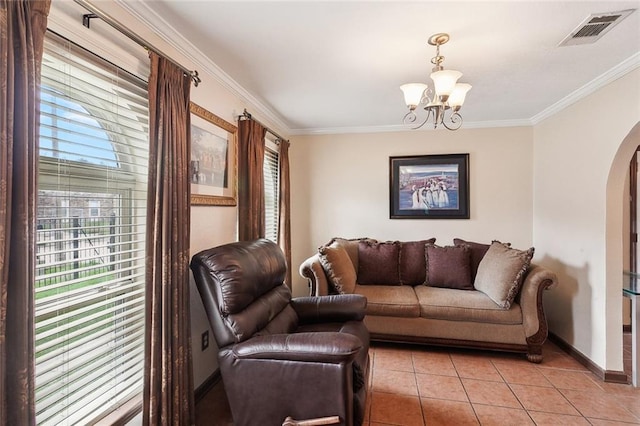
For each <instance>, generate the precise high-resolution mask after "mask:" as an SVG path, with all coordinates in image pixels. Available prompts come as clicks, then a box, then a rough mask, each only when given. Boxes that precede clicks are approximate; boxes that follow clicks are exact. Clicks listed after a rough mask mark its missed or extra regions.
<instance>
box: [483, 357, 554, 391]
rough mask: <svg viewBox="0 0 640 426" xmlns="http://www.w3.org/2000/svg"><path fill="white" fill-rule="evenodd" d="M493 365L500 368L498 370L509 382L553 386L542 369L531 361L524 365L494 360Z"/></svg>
mask: <svg viewBox="0 0 640 426" xmlns="http://www.w3.org/2000/svg"><path fill="white" fill-rule="evenodd" d="M527 362H528V361H527ZM493 365H494V366H495V367H496V368H497V369H498V372H500V374H501V375H502V377H503V378H504V380H505V381H506V382H507V383H510V384H518V385H529V386H544V387H551V386H552V385H551V383H550V382H549V381H548V380H547V378H546V377H545V376H544V375H543V374H542V373H541V372H540V370H539V369H538V368H537V367H535V366H532V365H531V364H530V363H529V365H522V364H513V363H504V362H495V361H494V363H493Z"/></svg>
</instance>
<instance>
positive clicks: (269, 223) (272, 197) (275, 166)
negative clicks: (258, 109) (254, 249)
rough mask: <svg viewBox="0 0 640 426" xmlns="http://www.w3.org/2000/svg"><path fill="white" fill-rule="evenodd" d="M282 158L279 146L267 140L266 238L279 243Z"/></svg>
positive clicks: (265, 170)
mask: <svg viewBox="0 0 640 426" xmlns="http://www.w3.org/2000/svg"><path fill="white" fill-rule="evenodd" d="M279 161H280V158H279V154H278V146H277V145H276V144H275V143H274V142H272V141H270V140H268V139H267V140H266V149H265V153H264V167H263V171H264V223H265V238H267V239H269V240H271V241H273V242H274V243H277V242H278V216H279V208H280V206H279V203H280V192H279V191H280V163H279Z"/></svg>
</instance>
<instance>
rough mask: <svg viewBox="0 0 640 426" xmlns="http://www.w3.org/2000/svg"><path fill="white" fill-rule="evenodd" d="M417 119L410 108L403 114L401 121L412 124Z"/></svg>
mask: <svg viewBox="0 0 640 426" xmlns="http://www.w3.org/2000/svg"><path fill="white" fill-rule="evenodd" d="M417 119H418V116H417V115H416V113H415V112H414V111H413V110H411V111H409V112H408V113H406V114H405V116H404V118H403V119H402V122H403V123H404V124H413V123H415V122H416V120H417Z"/></svg>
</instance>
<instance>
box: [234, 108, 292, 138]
mask: <svg viewBox="0 0 640 426" xmlns="http://www.w3.org/2000/svg"><path fill="white" fill-rule="evenodd" d="M238 120H253V121H255V122H257V123H258V124H260V125H261V126H262V127H264V128H265V129H267V132H269V133H271V134H272V135H273V136H275V137H276V138H278V139H277V140H276V143H280V141H286V142H289V140H288V139H285V138H283V137H282V136H280V135H279V134H277V133H276V132H274V131H273V130H271V129H270V128H268V127H267V126H265V125H264V124H263V123H261V122H259V121H258V120H256V119H255V118H253V117H252V116H251V114H250V113H249V111H247V109H246V108H245V109H244V112H243V113H242V115H239V116H238Z"/></svg>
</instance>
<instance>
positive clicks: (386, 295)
mask: <svg viewBox="0 0 640 426" xmlns="http://www.w3.org/2000/svg"><path fill="white" fill-rule="evenodd" d="M434 241H435V239H431V240H423V241H413V242H385V243H379V242H376V241H375V240H371V239H368V238H366V239H352V240H348V239H343V238H334V239H333V240H332V241H331V242H330V243H329V244H327V245H325V246H322V247H320V248H319V252H318V253H317V254H315V255H314V256H312V257H310V258H309V259H307V260H306V261H305V262H303V263H302V265H301V266H300V274H301V275H302V276H303V277H306V278H307V279H308V281H309V287H310V293H311V294H312V295H317V296H320V295H328V294H337V293H346V294H348V293H354V294H360V295H363V296H365V297H366V298H367V301H368V302H367V308H366V316H365V319H364V322H365V324H366V326H367V327H368V328H369V332H370V333H371V339H372V340H377V341H390V342H408V343H423V344H434V345H446V346H458V347H468V348H477V349H492V350H502V351H511V352H522V353H526V355H527V359H528V360H529V361H531V362H535V363H539V362H541V361H542V344H543V343H544V341H545V340H546V338H547V331H548V330H547V321H546V318H545V315H544V309H543V304H542V296H543V291H544V290H545V289H549V288H552V287H554V286H555V285H556V284H557V278H556V276H555V274H554V273H553V272H551V271H549V270H548V269H546V268H544V267H542V266H538V265H534V264H531V263H529V262H530V258H531V256H533V249H530V251H529V252H524V251H518V250H515V249H513V250H511V249H510V248H507V247H508V245H504V244H501V243H497V242H494V243H492V244H479V243H473V242H466V241H463V240H459V239H456V240H454V241H455V244H456V245H455V246H453V247H450V248H437V249H435V248H429V247H431V246H432V244H433V242H434ZM367 244H369V246H375V245H376V244H378V246H377V247H382V245H381V244H386V245H387V246H385V248H384V250H386V253H385V254H384V255H381V256H378V257H374V258H373V259H365V258H363V257H362V256H363V253H364V254H366V253H367V252H366V251H363V250H368V248H367ZM391 244H393V245H394V246H393V247H391V246H390V245H391ZM494 246H495V251H497V252H500V251H502V252H504V253H506V255H515V256H522V255H523V253H525V255H526V254H528V255H529V262H524V263H523V265H524V266H523V267H522V270H521V271H515V273H516V274H517V277H516V279H517V283H518V285H517V286H515V287H514V288H513V289H512V291H514V290H515V291H514V294H511V295H510V297H511V298H512V300H511V301H510V302H508V303H502V302H504V301H500V300H498V301H496V300H494V299H495V295H494V294H492V289H488V290H487V289H486V286H487V280H489V283H490V280H492V279H495V280H499V279H500V276H501V273H502V271H501V270H500V268H501V265H502V264H503V263H501V262H500V261H496V257H495V256H493V257H490V255H489V253H491V255H495V253H494V251H493V249H494ZM389 247H391V248H389ZM396 247H397V249H396ZM420 247H423V249H422V250H420ZM424 247H426V248H424ZM454 247H458V248H459V250H454ZM342 249H344V250H342ZM490 249H491V250H490ZM332 250H333V251H332ZM396 250H397V253H398V255H397V257H395V256H396V254H395V253H396ZM428 250H433V251H428ZM447 250H449V251H447ZM378 251H379V252H382V251H383V249H380V250H378ZM344 252H346V256H344V258H345V259H348V261H344V259H343V261H342V263H341V262H340V261H339V259H338V260H337V258H339V256H337V257H336V256H333V255H334V254H339V255H342V254H340V253H344ZM454 252H455V253H458V254H459V253H462V254H463V255H465V256H468V257H467V258H468V259H469V260H468V267H469V275H470V278H471V285H470V286H468V284H465V285H464V286H461V287H460V288H466V289H460V288H450V287H451V283H448V284H447V283H446V284H445V285H444V286H440V287H439V286H437V285H440V283H441V282H442V281H443V280H444V281H447V279H446V277H445V278H443V277H438V278H433V277H434V276H435V275H434V272H435V274H436V275H437V274H438V271H429V266H430V265H431V269H435V268H434V258H436V256H435V255H434V254H437V255H438V256H440V258H439V261H440V262H442V261H443V259H444V261H445V264H444V266H443V265H442V264H441V265H440V266H439V267H438V268H437V269H439V270H440V274H441V275H442V271H443V270H444V271H446V272H447V273H448V274H449V275H451V276H457V275H460V272H461V271H462V273H463V275H464V274H465V273H466V271H464V269H465V267H466V265H464V264H463V265H456V264H455V263H453V264H446V261H447V260H446V259H447V256H449V254H448V253H454ZM429 253H432V257H431V258H430V257H429V256H428V254H429ZM485 253H486V255H485ZM499 254H500V253H499ZM332 256H333V257H332ZM366 256H370V255H369V254H366ZM385 256H386V257H385ZM425 257H426V259H425ZM330 261H332V262H330ZM349 262H350V264H349ZM396 262H397V264H396ZM367 265H368V266H367ZM364 266H366V267H367V268H369V269H368V270H366V268H365V267H364ZM371 268H373V270H372V269H371ZM385 268H386V269H387V270H388V269H391V270H392V271H393V272H392V273H391V274H388V272H387V270H385ZM396 268H397V270H398V271H399V277H400V278H399V279H398V281H399V282H397V283H395V282H389V281H388V280H389V278H388V276H389V275H390V276H395V275H394V273H395V270H396ZM420 268H424V269H426V270H427V271H426V272H425V273H424V274H423V275H422V276H423V277H425V278H424V282H421V280H422V278H421V277H417V276H415V275H416V272H419V271H420ZM496 268H497V269H496ZM509 273H514V272H513V271H509ZM352 275H354V276H352ZM445 275H446V274H445ZM385 276H386V277H385ZM378 277H379V278H378ZM496 277H497V278H496ZM430 278H432V279H431V281H432V282H430V283H429V282H428V281H429V280H430ZM376 279H378V280H382V281H384V280H386V281H387V282H386V283H385V284H376V282H375V281H376ZM354 280H355V282H354ZM363 280H366V283H364V282H363ZM438 280H439V281H438ZM479 281H484V282H485V283H484V284H482V285H483V286H484V287H481V288H483V289H484V291H480V290H477V289H476V288H477V287H479V286H480V285H481V283H480V282H479ZM409 282H411V283H412V284H414V285H409V284H408V283H409ZM425 284H430V285H425ZM499 303H502V304H499Z"/></svg>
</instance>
